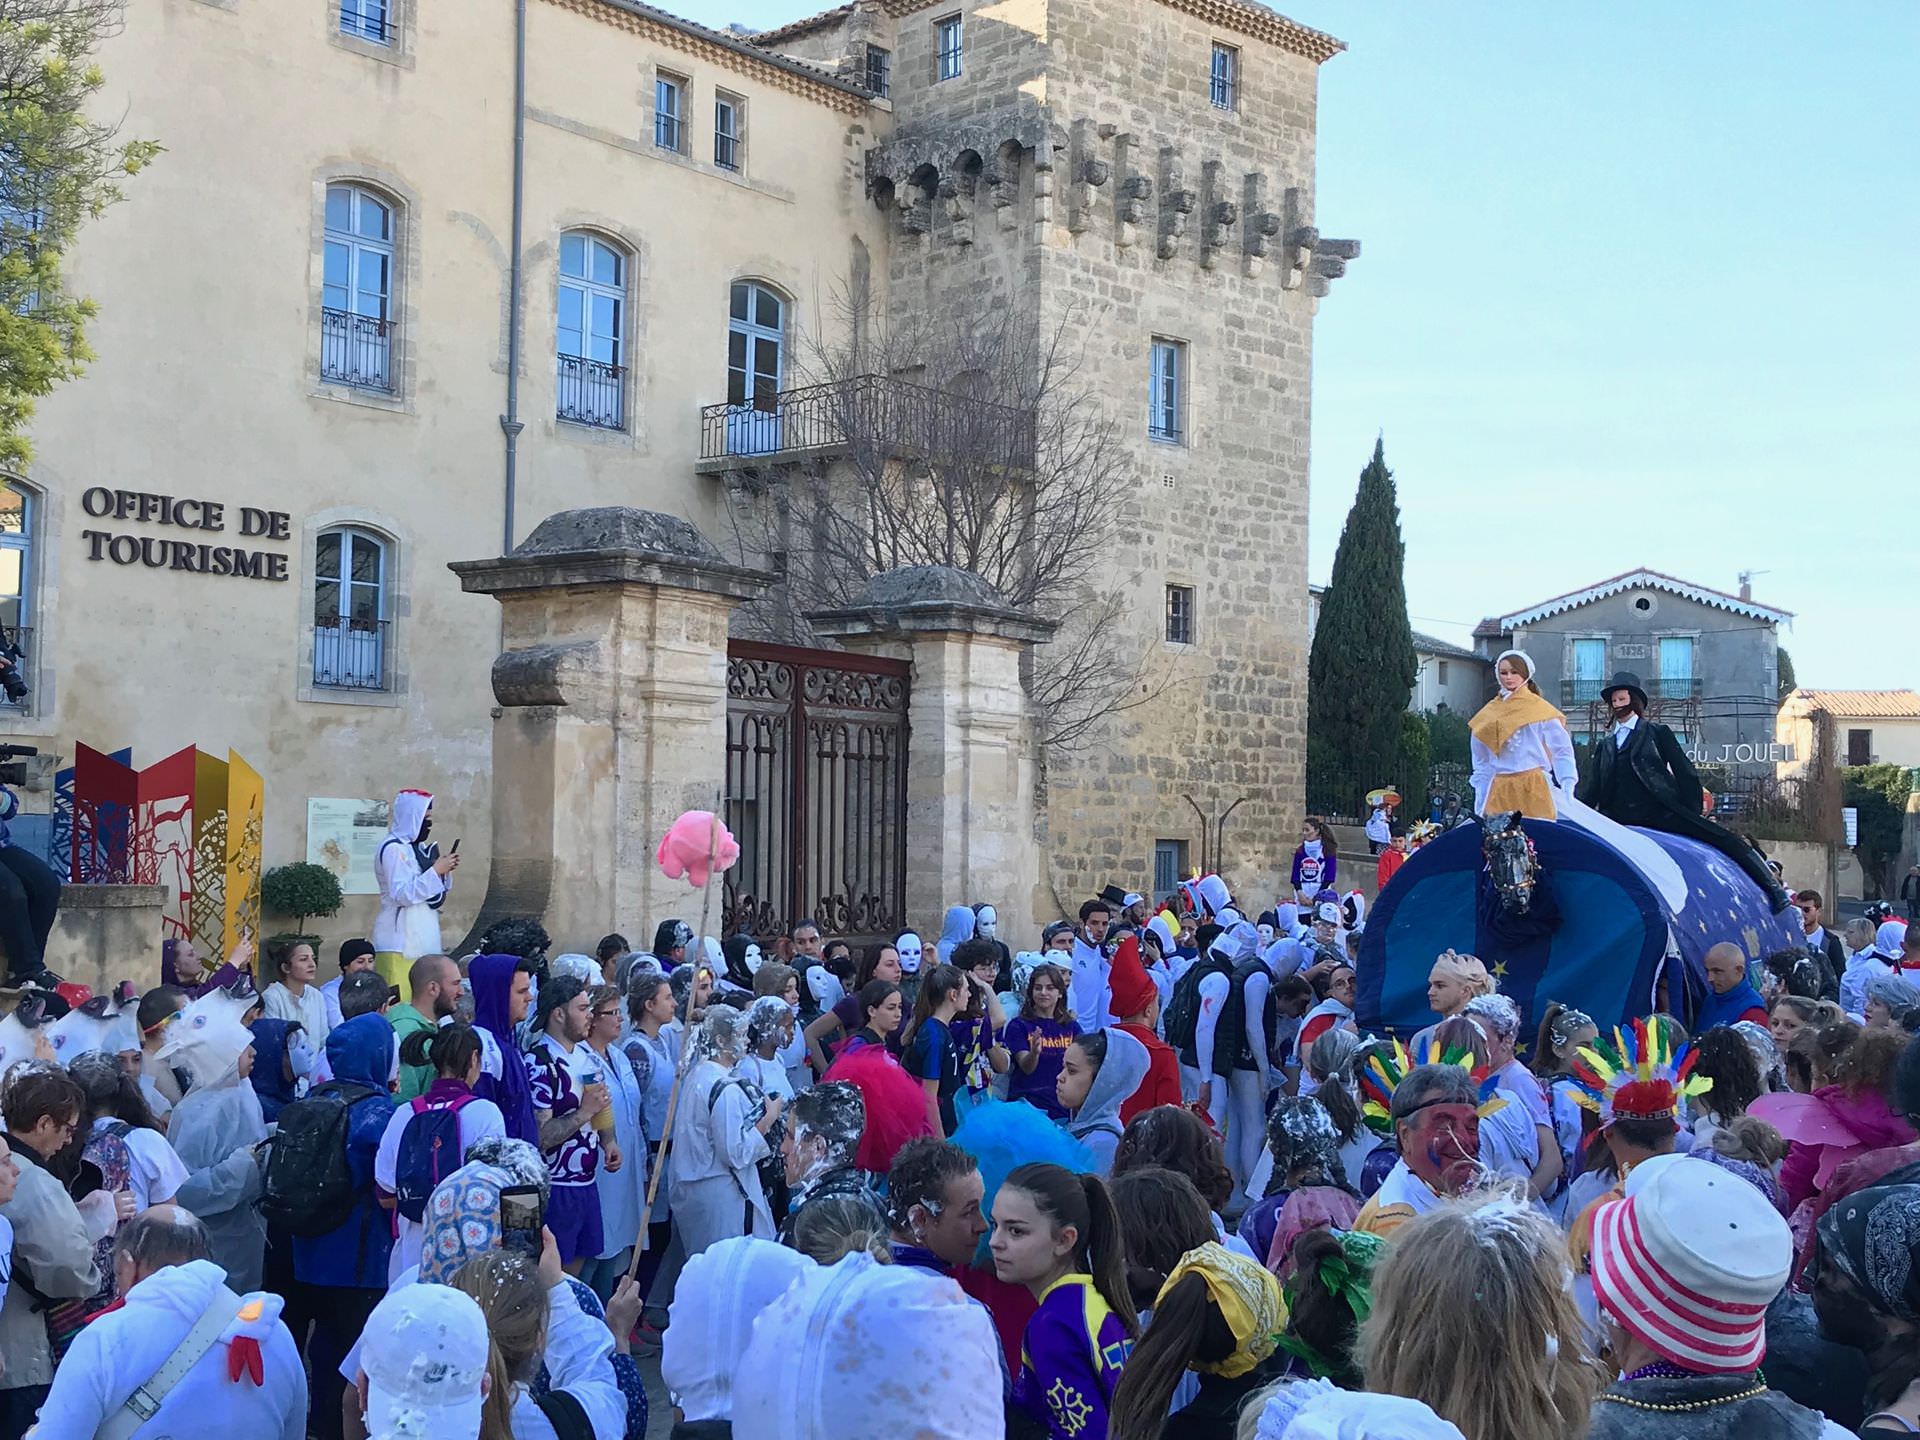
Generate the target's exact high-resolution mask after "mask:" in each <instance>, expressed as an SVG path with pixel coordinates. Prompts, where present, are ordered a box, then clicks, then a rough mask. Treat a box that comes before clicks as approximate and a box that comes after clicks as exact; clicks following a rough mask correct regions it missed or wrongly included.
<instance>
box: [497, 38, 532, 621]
mask: <svg viewBox="0 0 1920 1440" xmlns="http://www.w3.org/2000/svg"><path fill="white" fill-rule="evenodd" d="M526 172H527V0H515V3H514V17H513V221H512V227H511V228H512V239H511V241H510V244H511V246H512V249H511V250H510V251H509V258H508V268H507V413H506V414H504V415H502V416H501V417H500V430H501V432H502V433H503V434H504V435H505V436H506V497H505V501H506V503H505V506H504V509H505V512H506V515H505V522H504V526H503V531H502V535H501V540H500V553H501V554H502V555H505V554H507V553H508V552H509V551H511V550H512V549H513V503H514V494H513V491H514V480H515V471H516V467H517V464H518V460H519V450H520V431H521V430H522V429H523V428H525V427H524V426H523V425H522V424H521V422H520V222H521V210H522V205H523V197H524V195H525V190H526ZM503 623H504V622H503Z"/></svg>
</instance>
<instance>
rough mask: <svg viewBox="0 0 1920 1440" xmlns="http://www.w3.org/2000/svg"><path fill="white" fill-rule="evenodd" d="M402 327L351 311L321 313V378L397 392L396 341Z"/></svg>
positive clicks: (364, 388) (373, 316)
mask: <svg viewBox="0 0 1920 1440" xmlns="http://www.w3.org/2000/svg"><path fill="white" fill-rule="evenodd" d="M398 329H399V326H398V325H397V324H396V323H395V322H394V321H392V320H382V319H381V318H380V317H379V316H377V315H356V314H354V313H353V312H352V311H350V310H334V309H331V308H328V309H323V310H321V312H320V378H321V379H322V380H330V381H332V382H333V383H334V384H336V385H352V386H355V387H357V388H359V389H361V390H382V391H385V392H386V393H388V394H392V393H393V340H394V335H395V333H396V332H397V331H398Z"/></svg>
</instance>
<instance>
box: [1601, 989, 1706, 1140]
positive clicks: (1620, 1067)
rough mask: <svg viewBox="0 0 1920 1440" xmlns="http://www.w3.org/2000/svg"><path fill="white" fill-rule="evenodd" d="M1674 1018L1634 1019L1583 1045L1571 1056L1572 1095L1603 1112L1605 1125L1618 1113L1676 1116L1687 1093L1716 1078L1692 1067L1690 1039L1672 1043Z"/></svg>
mask: <svg viewBox="0 0 1920 1440" xmlns="http://www.w3.org/2000/svg"><path fill="white" fill-rule="evenodd" d="M1673 1042H1674V1024H1673V1022H1672V1021H1671V1020H1669V1019H1667V1018H1666V1017H1665V1016H1660V1015H1656V1016H1654V1017H1653V1018H1652V1019H1651V1020H1635V1021H1634V1022H1633V1023H1632V1024H1631V1025H1629V1026H1628V1027H1627V1028H1626V1029H1625V1030H1622V1029H1621V1028H1620V1027H1619V1026H1617V1025H1616V1026H1615V1027H1614V1031H1613V1039H1612V1041H1611V1042H1609V1041H1606V1040H1596V1041H1595V1042H1594V1043H1593V1044H1591V1045H1583V1046H1582V1047H1581V1048H1580V1054H1579V1056H1578V1058H1577V1059H1575V1061H1574V1062H1573V1081H1574V1084H1575V1085H1576V1086H1578V1087H1579V1088H1578V1090H1576V1091H1575V1093H1574V1097H1573V1098H1574V1100H1575V1101H1576V1102H1578V1103H1579V1104H1581V1105H1583V1106H1585V1107H1586V1108H1587V1109H1589V1110H1591V1111H1593V1112H1594V1113H1595V1114H1597V1115H1599V1117H1600V1121H1601V1123H1602V1124H1604V1125H1611V1124H1612V1123H1613V1122H1614V1121H1615V1120H1616V1119H1618V1118H1621V1117H1625V1118H1626V1119H1629V1120H1677V1119H1678V1118H1679V1115H1680V1106H1681V1104H1682V1102H1683V1101H1685V1100H1686V1099H1687V1098H1688V1097H1689V1096H1693V1095H1704V1094H1706V1093H1707V1092H1708V1091H1709V1090H1711V1089H1713V1081H1712V1080H1711V1079H1709V1078H1708V1077H1707V1076H1705V1075H1695V1074H1694V1073H1693V1062H1694V1060H1695V1059H1696V1058H1697V1057H1696V1056H1695V1054H1694V1051H1693V1047H1692V1046H1691V1045H1681V1046H1679V1047H1678V1048H1677V1049H1676V1048H1675V1046H1674V1043H1673Z"/></svg>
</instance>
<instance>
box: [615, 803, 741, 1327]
mask: <svg viewBox="0 0 1920 1440" xmlns="http://www.w3.org/2000/svg"><path fill="white" fill-rule="evenodd" d="M719 858H720V812H719V810H718V809H715V810H714V812H713V825H712V828H711V829H709V830H708V832H707V883H706V886H705V888H704V889H703V890H702V892H701V895H700V933H699V934H698V935H696V936H694V937H693V944H694V952H695V954H696V955H697V956H698V957H699V958H698V959H696V960H695V961H694V962H693V964H694V970H693V981H692V983H691V984H689V985H688V986H687V1004H686V1010H685V1013H683V1014H682V1015H681V1016H680V1017H679V1018H680V1056H679V1059H678V1061H677V1062H676V1063H675V1065H674V1067H673V1088H672V1089H670V1090H668V1091H667V1118H666V1123H665V1124H664V1125H663V1126H662V1127H661V1130H660V1153H659V1155H658V1156H656V1157H655V1160H654V1166H653V1174H651V1175H649V1176H648V1177H647V1203H646V1207H645V1208H644V1209H643V1210H642V1211H641V1214H640V1233H639V1234H638V1235H637V1236H635V1237H634V1244H633V1264H631V1265H630V1266H628V1267H627V1274H628V1276H629V1277H631V1276H635V1275H638V1274H639V1273H640V1260H641V1257H642V1256H644V1255H645V1254H646V1253H647V1240H648V1238H649V1232H650V1231H651V1230H652V1229H653V1201H654V1197H655V1196H657V1195H658V1194H659V1193H660V1177H661V1176H662V1175H664V1174H665V1173H666V1170H667V1153H668V1151H669V1149H670V1148H671V1147H672V1145H673V1116H674V1112H675V1110H677V1109H678V1108H679V1105H680V1084H681V1082H682V1081H683V1080H685V1079H686V1078H687V1071H689V1070H691V1069H692V1068H693V997H694V996H695V995H696V994H697V993H698V992H699V989H700V977H701V976H702V975H711V974H712V973H713V968H712V967H711V966H710V965H708V964H707V922H708V920H709V919H710V918H711V916H712V914H713V881H714V877H715V876H716V875H717V874H718V873H719V865H718V861H719ZM659 1274H660V1272H659V1271H657V1270H656V1271H655V1272H654V1278H655V1279H658V1278H659ZM648 1288H649V1293H651V1288H652V1287H648ZM642 1303H643V1304H644V1303H645V1302H644V1300H643V1302H642Z"/></svg>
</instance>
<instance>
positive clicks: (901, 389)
mask: <svg viewBox="0 0 1920 1440" xmlns="http://www.w3.org/2000/svg"><path fill="white" fill-rule="evenodd" d="M1035 429H1036V427H1035V424H1034V415H1033V412H1032V411H1030V410H1025V409H1022V408H1020V407H1018V406H1013V405H1002V404H1000V403H999V402H997V401H993V400H981V399H976V398H975V397H973V396H970V395H964V394H960V393H958V392H955V391H951V390H935V389H932V388H930V387H928V386H925V385H915V384H913V383H912V382H910V381H906V380H896V379H894V378H892V377H891V376H886V375H856V376H853V377H852V378H850V379H846V380H833V381H829V382H827V383H826V384H823V385H807V386H802V387H800V388H798V389H794V390H780V391H777V392H773V393H770V394H766V395H761V396H756V397H755V398H754V399H753V400H750V401H746V402H738V403H728V404H722V405H705V406H702V407H701V410H700V458H701V459H702V460H721V459H726V458H729V457H750V456H765V455H776V454H789V453H794V452H817V451H823V450H844V449H850V448H852V447H854V446H871V447H874V448H876V449H884V450H886V451H889V452H898V453H904V454H915V455H926V456H946V457H960V458H969V459H973V460H977V461H981V462H984V463H987V464H1004V465H1007V466H1009V467H1011V468H1030V467H1031V466H1032V464H1033V459H1034V447H1035Z"/></svg>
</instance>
